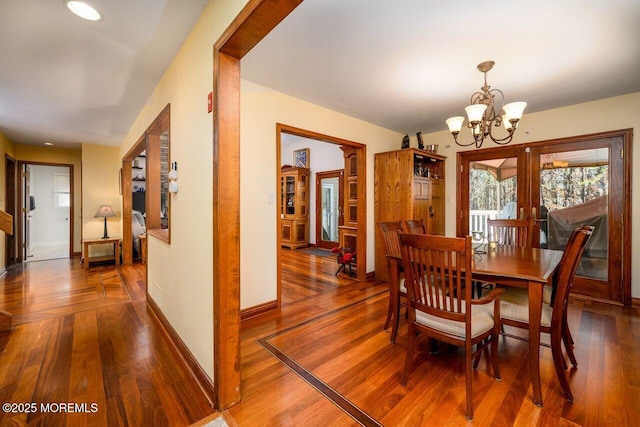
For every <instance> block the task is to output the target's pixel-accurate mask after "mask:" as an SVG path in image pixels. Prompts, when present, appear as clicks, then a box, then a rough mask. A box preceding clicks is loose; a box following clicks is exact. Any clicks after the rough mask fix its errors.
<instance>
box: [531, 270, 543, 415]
mask: <svg viewBox="0 0 640 427" xmlns="http://www.w3.org/2000/svg"><path fill="white" fill-rule="evenodd" d="M542 287H543V286H542V284H541V283H538V282H529V369H530V371H531V385H532V386H533V403H535V404H536V405H538V406H542V389H541V387H540V316H541V313H542Z"/></svg>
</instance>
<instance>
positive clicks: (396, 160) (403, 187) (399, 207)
mask: <svg viewBox="0 0 640 427" xmlns="http://www.w3.org/2000/svg"><path fill="white" fill-rule="evenodd" d="M445 159H446V157H444V156H440V155H438V154H434V153H431V152H428V151H423V150H419V149H417V148H405V149H402V150H395V151H389V152H385V153H377V154H376V155H375V165H374V167H375V172H374V173H375V184H374V197H375V202H374V203H375V207H374V211H375V212H374V215H375V223H376V227H375V230H376V239H375V240H376V242H375V243H376V279H382V280H386V279H387V262H386V260H385V250H384V242H383V238H382V235H381V232H380V229H379V227H378V225H377V224H378V223H379V222H389V221H401V220H408V219H422V220H424V223H425V226H426V230H427V234H438V235H444V233H445V217H444V215H445V192H444V171H445Z"/></svg>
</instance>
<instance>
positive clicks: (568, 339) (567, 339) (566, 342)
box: [562, 322, 578, 368]
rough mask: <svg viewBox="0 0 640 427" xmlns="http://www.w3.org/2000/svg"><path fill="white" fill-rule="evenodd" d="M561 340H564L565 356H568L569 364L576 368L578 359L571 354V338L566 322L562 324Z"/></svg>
mask: <svg viewBox="0 0 640 427" xmlns="http://www.w3.org/2000/svg"><path fill="white" fill-rule="evenodd" d="M563 323H564V322H563ZM562 341H563V342H564V348H565V349H566V350H567V356H569V360H570V361H571V364H572V365H573V367H574V368H577V367H578V360H577V359H576V356H575V354H573V339H572V338H571V332H570V331H569V325H567V324H566V323H564V324H563V325H562Z"/></svg>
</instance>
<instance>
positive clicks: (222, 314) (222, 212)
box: [212, 0, 302, 411]
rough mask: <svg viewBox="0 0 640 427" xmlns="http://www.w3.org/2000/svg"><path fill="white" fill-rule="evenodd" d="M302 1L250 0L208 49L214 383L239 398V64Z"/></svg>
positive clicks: (223, 394) (227, 398)
mask: <svg viewBox="0 0 640 427" xmlns="http://www.w3.org/2000/svg"><path fill="white" fill-rule="evenodd" d="M300 3H302V0H250V1H249V2H248V3H247V4H246V5H245V7H244V8H243V9H242V10H241V11H240V13H239V14H238V16H236V18H235V19H234V20H233V22H231V24H230V25H229V27H227V29H226V30H225V31H224V32H223V33H222V35H221V36H220V38H219V39H218V40H217V41H216V43H215V44H214V46H213V118H212V120H213V215H212V223H213V265H212V268H213V302H212V303H213V361H214V363H213V382H214V386H215V402H214V404H215V407H216V409H217V410H219V411H222V410H224V409H226V408H229V407H230V406H232V405H234V404H236V403H238V402H239V401H240V399H241V392H240V60H241V59H242V57H243V56H244V55H246V54H247V53H248V52H249V51H250V50H251V49H252V48H253V47H254V46H255V45H256V44H258V42H260V40H262V39H263V38H264V37H265V36H266V35H267V34H268V33H269V32H270V31H271V30H272V29H274V28H275V27H276V26H277V25H278V23H280V22H281V21H282V20H283V19H284V18H285V17H286V16H287V15H288V14H289V13H291V12H292V11H293V10H294V9H295V8H296V7H297V6H298V5H299V4H300Z"/></svg>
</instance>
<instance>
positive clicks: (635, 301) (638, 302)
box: [631, 298, 640, 308]
mask: <svg viewBox="0 0 640 427" xmlns="http://www.w3.org/2000/svg"><path fill="white" fill-rule="evenodd" d="M631 307H635V308H640V298H631Z"/></svg>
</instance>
